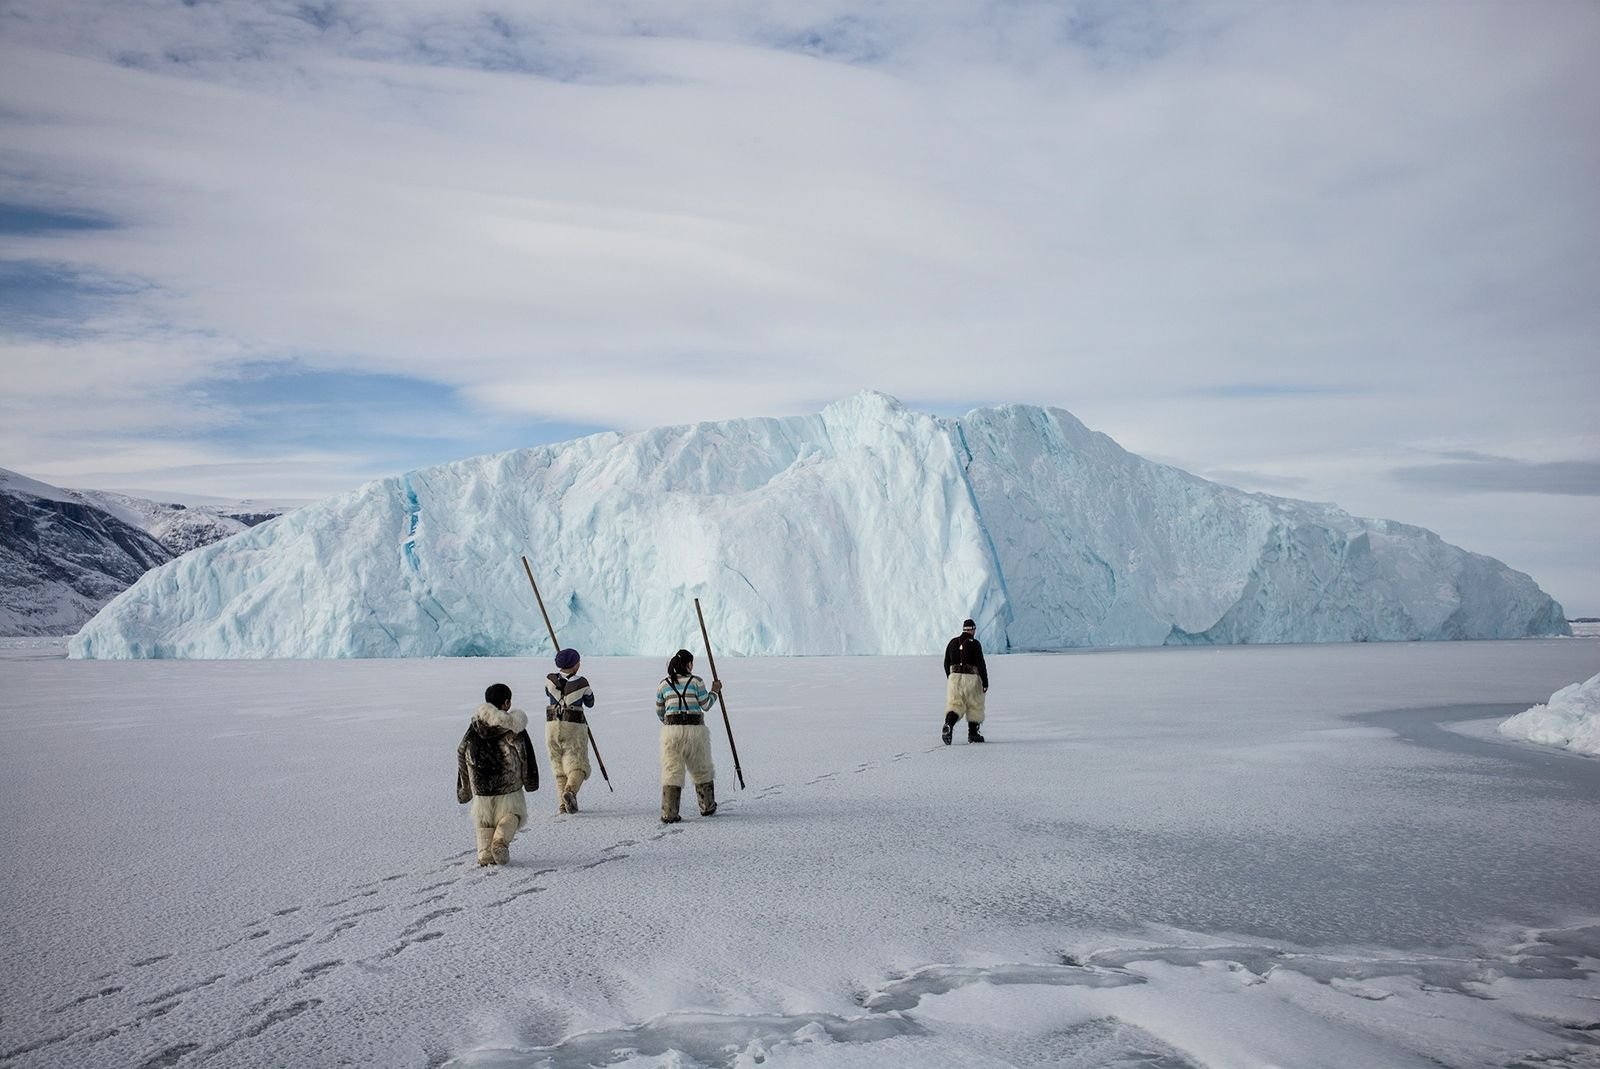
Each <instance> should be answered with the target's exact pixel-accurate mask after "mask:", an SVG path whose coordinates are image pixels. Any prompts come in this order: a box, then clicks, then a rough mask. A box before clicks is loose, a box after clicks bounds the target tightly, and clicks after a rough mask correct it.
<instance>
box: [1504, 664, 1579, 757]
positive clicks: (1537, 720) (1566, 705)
mask: <svg viewBox="0 0 1600 1069" xmlns="http://www.w3.org/2000/svg"><path fill="white" fill-rule="evenodd" d="M1498 730H1499V732H1500V734H1502V735H1505V736H1506V737H1508V738H1513V739H1524V740H1526V741H1528V742H1537V743H1540V744H1541V745H1544V746H1559V747H1561V748H1562V749H1564V750H1572V751H1574V752H1576V753H1582V754H1589V755H1591V756H1594V757H1600V675H1596V676H1592V677H1590V678H1589V679H1586V680H1584V681H1583V682H1582V683H1574V684H1572V685H1571V686H1570V687H1562V688H1561V689H1560V690H1558V691H1556V692H1555V693H1554V694H1552V695H1550V700H1549V701H1548V702H1546V703H1545V704H1544V705H1535V706H1534V707H1533V708H1531V709H1524V710H1523V711H1522V712H1520V713H1518V714H1517V715H1516V716H1513V717H1511V718H1510V719H1508V720H1506V721H1504V722H1502V723H1501V724H1500V725H1499V728H1498Z"/></svg>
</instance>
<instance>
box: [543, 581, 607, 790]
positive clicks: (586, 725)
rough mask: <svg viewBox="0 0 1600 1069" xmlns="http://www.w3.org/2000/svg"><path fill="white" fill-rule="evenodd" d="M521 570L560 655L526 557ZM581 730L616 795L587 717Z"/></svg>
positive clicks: (552, 629)
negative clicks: (585, 734)
mask: <svg viewBox="0 0 1600 1069" xmlns="http://www.w3.org/2000/svg"><path fill="white" fill-rule="evenodd" d="M522 570H523V571H525V572H527V573H528V585H529V586H531V587H533V600H535V601H537V602H538V603H539V615H540V616H543V617H544V626H545V630H547V631H549V632H550V645H552V646H554V647H555V648H556V652H557V653H560V652H561V643H559V642H557V641H556V629H555V628H554V627H552V626H551V625H550V614H549V613H547V612H545V611H544V598H542V597H540V596H539V584H538V583H535V582H534V581H533V567H532V566H531V565H530V564H529V563H528V558H527V557H523V558H522ZM583 730H585V731H587V732H588V733H589V745H590V746H592V747H594V759H595V761H596V762H598V763H599V765H600V775H601V776H602V777H603V778H604V779H605V781H606V789H607V790H609V791H610V792H611V793H612V794H615V793H617V789H616V788H615V787H613V786H611V773H609V772H607V771H606V759H605V758H604V757H601V756H600V744H599V743H598V742H595V741H594V728H592V727H590V726H589V718H588V717H587V716H586V717H584V718H583Z"/></svg>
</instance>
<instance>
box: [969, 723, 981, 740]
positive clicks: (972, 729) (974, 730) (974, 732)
mask: <svg viewBox="0 0 1600 1069" xmlns="http://www.w3.org/2000/svg"><path fill="white" fill-rule="evenodd" d="M967 741H968V742H982V741H983V735H982V734H981V733H980V732H979V731H978V725H977V724H974V723H973V722H972V721H970V720H968V721H967Z"/></svg>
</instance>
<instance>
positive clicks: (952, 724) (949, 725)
mask: <svg viewBox="0 0 1600 1069" xmlns="http://www.w3.org/2000/svg"><path fill="white" fill-rule="evenodd" d="M960 719H961V717H959V716H957V715H956V714H955V713H946V714H944V730H943V731H941V732H940V733H939V737H940V738H941V739H943V740H944V744H945V745H946V746H949V745H950V735H951V733H952V732H953V731H955V729H956V721H957V720H960Z"/></svg>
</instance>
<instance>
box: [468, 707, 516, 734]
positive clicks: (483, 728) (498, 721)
mask: <svg viewBox="0 0 1600 1069" xmlns="http://www.w3.org/2000/svg"><path fill="white" fill-rule="evenodd" d="M456 723H458V724H459V723H460V721H459V720H458V721H456ZM472 726H473V727H475V728H477V729H478V731H479V732H480V733H482V734H485V735H488V734H492V733H493V732H495V731H510V732H518V731H526V730H527V729H528V714H527V713H525V712H523V711H522V710H521V709H511V710H510V711H507V710H504V709H496V708H495V707H494V706H492V705H490V704H489V703H488V702H484V703H483V704H481V705H479V706H478V711H477V712H476V713H474V714H473V716H472Z"/></svg>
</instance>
